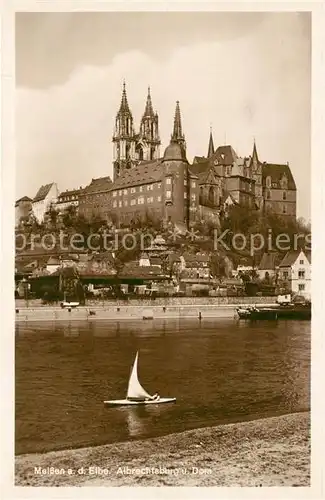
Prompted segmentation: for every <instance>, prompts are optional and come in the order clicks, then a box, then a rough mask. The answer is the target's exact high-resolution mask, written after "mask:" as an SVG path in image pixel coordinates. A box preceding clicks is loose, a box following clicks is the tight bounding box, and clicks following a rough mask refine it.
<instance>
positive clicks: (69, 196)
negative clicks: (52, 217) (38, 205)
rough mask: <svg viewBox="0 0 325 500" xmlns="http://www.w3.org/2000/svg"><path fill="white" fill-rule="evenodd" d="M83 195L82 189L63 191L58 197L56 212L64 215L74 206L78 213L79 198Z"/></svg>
mask: <svg viewBox="0 0 325 500" xmlns="http://www.w3.org/2000/svg"><path fill="white" fill-rule="evenodd" d="M81 194H82V187H80V188H79V189H70V190H68V189H67V190H66V191H63V192H62V193H60V194H59V195H58V199H57V202H56V205H55V208H56V210H57V211H58V212H59V213H61V214H62V213H63V212H64V211H65V210H66V209H67V208H69V207H71V206H73V207H76V211H78V207H79V197H80V195H81Z"/></svg>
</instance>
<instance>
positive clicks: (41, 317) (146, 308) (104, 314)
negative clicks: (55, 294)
mask: <svg viewBox="0 0 325 500" xmlns="http://www.w3.org/2000/svg"><path fill="white" fill-rule="evenodd" d="M275 301H276V297H197V298H193V297H181V298H179V297H177V298H159V299H156V300H145V299H143V300H129V301H127V302H126V301H118V300H117V301H105V302H103V303H98V302H94V303H93V304H87V306H78V307H76V308H68V307H67V308H64V309H62V308H61V307H60V306H40V305H38V306H36V305H34V306H33V305H32V304H29V306H28V307H27V306H26V304H24V305H22V304H21V303H19V304H18V303H17V302H16V322H29V321H74V320H75V321H80V320H86V321H95V320H113V321H120V320H124V319H125V320H128V319H132V320H135V319H141V320H143V319H155V318H157V319H171V318H199V317H200V318H201V319H204V318H233V317H234V315H235V314H236V308H237V307H238V306H240V305H242V306H247V305H253V304H263V305H264V306H272V305H274V304H275Z"/></svg>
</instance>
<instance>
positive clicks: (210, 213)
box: [79, 83, 296, 227]
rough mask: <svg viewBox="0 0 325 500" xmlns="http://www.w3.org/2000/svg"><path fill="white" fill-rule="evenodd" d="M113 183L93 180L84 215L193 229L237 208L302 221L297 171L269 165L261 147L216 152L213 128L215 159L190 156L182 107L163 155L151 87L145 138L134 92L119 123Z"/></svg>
mask: <svg viewBox="0 0 325 500" xmlns="http://www.w3.org/2000/svg"><path fill="white" fill-rule="evenodd" d="M112 142H113V172H114V180H113V182H112V181H111V179H110V178H109V177H103V178H100V179H93V180H92V182H91V184H90V185H89V186H88V187H87V188H85V190H84V191H83V192H82V194H80V199H79V210H80V213H83V214H84V215H85V216H86V217H87V218H90V217H92V216H94V215H99V216H101V217H103V218H105V219H107V220H108V219H110V218H111V219H112V218H113V219H115V221H117V222H118V223H119V224H122V225H128V224H129V223H131V222H132V221H135V220H136V219H139V218H142V217H144V216H145V215H146V214H147V213H148V214H150V215H152V216H155V217H157V218H159V219H162V220H164V221H165V222H172V223H177V224H179V223H181V224H185V226H186V227H188V226H189V225H191V223H192V222H193V223H194V222H195V221H198V220H199V221H204V220H207V219H209V218H210V219H215V220H218V216H219V214H220V213H222V212H224V211H226V210H227V208H228V207H229V206H231V205H239V206H243V207H246V208H247V209H257V210H261V211H273V212H274V213H276V214H278V215H281V216H284V215H285V216H290V217H295V216H296V186H295V182H294V179H293V176H292V173H291V170H290V168H289V165H288V164H287V165H276V164H271V163H266V162H261V161H260V159H259V157H258V153H257V147H256V143H255V141H254V145H253V151H252V155H251V156H248V157H240V156H238V154H237V153H236V151H235V150H234V149H233V148H232V146H231V145H223V146H218V147H217V148H216V149H215V148H214V141H213V135H212V130H210V136H209V143H208V152H207V157H204V156H201V157H200V156H195V157H194V160H193V162H192V164H190V163H189V161H188V159H187V155H186V140H185V135H184V132H183V129H182V121H181V111H180V105H179V102H178V101H177V102H176V110H175V115H174V125H173V131H172V134H171V139H170V143H169V145H168V146H167V148H166V149H165V151H164V154H163V156H162V157H161V156H160V145H161V142H160V134H159V117H158V114H157V112H155V111H154V108H153V104H152V99H151V93H150V88H148V94H147V100H146V104H145V109H144V113H143V116H142V118H141V122H140V127H139V132H136V131H135V126H134V120H133V115H132V111H131V109H130V106H129V103H128V98H127V93H126V86H125V83H123V89H122V97H121V103H120V106H119V109H118V112H117V114H116V118H115V128H114V134H113V138H112Z"/></svg>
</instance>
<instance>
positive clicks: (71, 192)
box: [58, 188, 83, 202]
mask: <svg viewBox="0 0 325 500" xmlns="http://www.w3.org/2000/svg"><path fill="white" fill-rule="evenodd" d="M82 191H83V189H82V188H79V189H70V190H69V189H67V190H66V191H62V192H61V193H60V194H59V196H58V201H59V202H60V201H62V200H61V198H64V197H65V196H72V195H78V194H80V193H81V192H82Z"/></svg>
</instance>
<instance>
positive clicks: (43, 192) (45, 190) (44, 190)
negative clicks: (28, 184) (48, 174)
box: [33, 182, 54, 202]
mask: <svg viewBox="0 0 325 500" xmlns="http://www.w3.org/2000/svg"><path fill="white" fill-rule="evenodd" d="M53 184H54V182H51V183H50V184H45V185H44V186H41V187H40V188H39V190H38V191H37V193H36V196H35V198H34V199H33V202H35V201H42V200H44V199H45V198H46V196H47V195H48V194H49V192H50V190H51V187H52V186H53Z"/></svg>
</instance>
